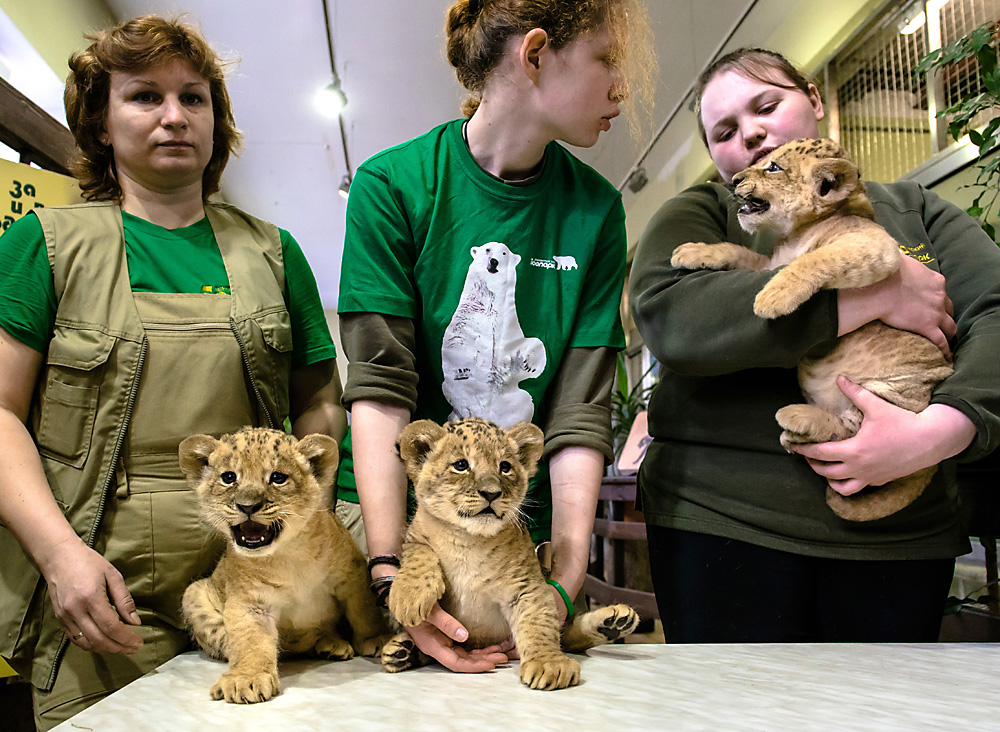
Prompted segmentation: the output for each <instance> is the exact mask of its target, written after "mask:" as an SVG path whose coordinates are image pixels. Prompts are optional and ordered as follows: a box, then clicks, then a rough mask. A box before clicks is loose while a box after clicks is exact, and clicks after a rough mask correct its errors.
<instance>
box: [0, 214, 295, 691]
mask: <svg viewBox="0 0 1000 732" xmlns="http://www.w3.org/2000/svg"><path fill="white" fill-rule="evenodd" d="M205 210H206V215H207V217H208V220H209V223H210V224H211V226H212V229H213V231H214V233H215V237H216V240H217V242H218V244H219V249H220V251H221V253H222V257H223V260H224V262H225V266H226V271H227V273H228V275H229V284H230V291H231V296H230V297H229V300H230V312H229V327H230V329H231V331H232V333H233V335H234V337H235V339H236V341H237V342H238V344H239V349H240V352H241V355H242V359H243V365H244V379H245V381H246V388H247V391H248V393H249V394H250V395H251V396H250V398H249V401H250V404H251V405H253V404H255V405H256V412H257V420H256V422H257V424H259V425H266V426H270V427H275V428H277V429H281V427H282V424H283V422H284V420H285V418H286V417H287V416H288V411H289V401H288V382H289V373H290V368H291V350H292V337H291V324H290V318H289V314H288V311H287V308H286V306H285V303H284V299H283V289H284V282H285V277H284V266H283V262H282V256H281V243H280V239H279V233H278V230H277V228H276V227H274V226H273V225H271V224H268V223H266V222H263V221H260V220H258V219H255V218H253V217H250V216H248V215H247V214H245V213H243V212H241V211H239V210H238V209H236V208H233V207H231V206H227V205H222V204H207V205H206V207H205ZM35 214H36V215H37V216H38V219H39V221H40V222H41V224H42V230H43V232H44V235H45V242H46V246H47V248H48V255H49V261H50V263H51V265H52V272H53V277H54V282H55V294H56V299H57V302H58V307H57V312H56V319H55V327H54V331H53V335H52V339H51V341H50V342H49V347H48V351H47V353H46V356H45V364H44V366H43V368H42V370H41V373H40V378H39V382H38V387H37V388H36V390H35V395H34V398H33V403H32V409H31V414H30V420H29V423H28V426H29V429H30V430H31V432H32V435H33V436H34V438H35V442H36V444H37V446H38V451H39V454H40V456H41V460H42V466H43V468H44V470H45V474H46V477H47V479H48V483H49V487H50V488H51V489H52V493H53V495H54V496H55V498H56V501H57V502H58V503H59V505H60V506H61V507H62V509H63V512H64V514H65V515H66V518H67V519H68V520H69V522H70V524H71V525H72V526H73V528H74V530H75V531H76V532H77V534H78V535H79V536H80V537H81V538H82V539H83V540H84V541H85V542H86V543H87V545H88V546H91V547H97V548H98V549H100V545H99V544H98V538H99V534H100V531H101V518H102V516H103V515H104V511H105V506H106V503H107V502H108V501H109V500H111V499H113V498H114V495H115V491H116V490H118V489H120V487H121V485H122V484H123V483H127V481H128V475H127V468H128V465H129V462H128V461H127V459H126V458H127V455H123V453H127V452H128V450H129V440H128V435H129V426H130V424H131V422H132V417H133V406H134V405H135V403H136V395H137V393H138V392H139V389H140V384H141V388H142V393H143V400H144V401H145V400H146V395H147V394H152V395H153V396H154V397H155V398H154V399H152V400H151V401H152V402H153V403H156V402H160V403H162V402H164V401H168V402H169V403H170V404H171V405H172V406H173V409H175V410H178V413H182V412H181V410H185V408H186V405H204V404H206V403H207V402H210V401H211V400H213V398H214V397H215V394H214V390H213V384H212V383H211V382H207V383H190V384H187V385H186V388H185V389H183V390H182V392H181V393H174V394H168V395H163V394H159V393H158V392H157V391H156V390H157V388H158V385H157V383H153V382H152V381H143V364H144V361H145V358H146V354H147V348H148V338H147V335H146V331H145V329H144V326H143V322H142V319H141V318H140V315H139V311H138V309H137V306H136V302H135V300H134V298H133V295H132V291H131V287H130V285H129V277H128V269H127V265H126V258H125V244H124V234H123V231H122V221H121V211H120V208H119V207H118V205H117V204H112V203H89V204H82V205H79V206H71V207H62V208H44V209H36V210H35ZM197 297H205V298H214V297H225V296H214V295H199V296H197ZM161 388H162V387H161ZM188 408H190V406H189V407H188ZM243 413H244V414H245V409H244V411H243ZM147 416H148V415H147ZM148 421H149V420H147V422H148ZM239 426H240V425H233V427H232V428H233V429H236V428H237V427H239ZM195 427H196V426H195ZM193 431H200V430H193ZM184 436H185V435H178V436H176V437H174V439H175V440H176V441H179V440H180V439H182V438H183V437H184ZM174 444H176V443H174ZM172 460H173V464H172V465H171V466H169V469H170V470H174V471H176V474H177V476H180V471H179V468H177V464H176V456H173V458H172ZM0 557H2V562H0V655H2V656H3V657H4V658H7V659H8V660H9V661H10V662H11V665H12V667H13V668H14V669H15V670H16V671H18V673H20V674H21V675H22V676H24V677H26V678H28V679H29V680H30V681H31V682H32V683H33V684H34V685H35V686H37V687H39V688H43V689H49V688H51V686H52V683H53V681H54V679H55V675H56V671H57V670H58V664H59V659H60V658H61V655H62V653H63V651H64V650H65V647H66V644H67V643H68V639H67V638H66V637H65V636H64V635H63V634H62V632H61V630H60V629H59V626H58V623H57V622H56V621H55V618H54V616H53V613H52V607H51V602H50V600H49V597H48V593H47V592H46V586H45V582H44V580H43V579H42V578H41V577H40V574H39V573H38V571H37V569H36V568H35V567H34V565H33V564H32V563H31V562H30V560H29V559H28V558H27V556H26V555H25V554H24V552H23V551H22V550H21V548H20V546H19V545H18V543H17V541H16V540H15V539H14V538H13V536H12V535H11V534H10V532H8V531H7V530H5V529H0Z"/></svg>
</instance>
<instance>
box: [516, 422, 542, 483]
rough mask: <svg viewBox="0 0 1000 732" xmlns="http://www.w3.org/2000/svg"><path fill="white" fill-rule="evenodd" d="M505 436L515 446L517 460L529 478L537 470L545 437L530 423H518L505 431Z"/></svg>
mask: <svg viewBox="0 0 1000 732" xmlns="http://www.w3.org/2000/svg"><path fill="white" fill-rule="evenodd" d="M507 436H508V437H510V438H511V439H512V440H514V444H515V445H517V459H518V461H519V462H520V463H521V466H522V467H523V468H524V469H525V471H526V472H527V473H528V477H529V478H530V477H531V476H533V475H534V474H535V472H536V471H537V470H538V461H539V460H540V459H541V457H542V448H543V447H544V446H545V435H544V433H543V432H542V430H541V429H539V428H538V427H536V426H535V425H533V424H531V423H530V422H518V423H517V424H516V425H514V426H513V427H511V428H510V429H509V430H507Z"/></svg>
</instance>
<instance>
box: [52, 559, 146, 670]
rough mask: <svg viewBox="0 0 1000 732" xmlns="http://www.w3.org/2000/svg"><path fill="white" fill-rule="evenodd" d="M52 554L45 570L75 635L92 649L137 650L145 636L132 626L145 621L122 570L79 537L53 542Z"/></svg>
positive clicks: (62, 618) (55, 603) (60, 614)
mask: <svg viewBox="0 0 1000 732" xmlns="http://www.w3.org/2000/svg"><path fill="white" fill-rule="evenodd" d="M51 556H52V557H54V559H53V560H52V561H51V562H50V563H49V564H48V565H47V566H46V567H45V568H44V569H43V572H42V573H43V574H44V576H45V581H46V582H47V583H48V588H49V597H50V598H51V600H52V608H53V610H54V611H55V615H56V618H57V619H58V621H59V624H60V625H61V626H62V628H63V631H64V632H65V633H66V635H67V636H69V638H70V640H71V641H72V642H73V643H75V644H76V645H78V646H80V648H82V649H83V650H85V651H91V652H93V653H121V654H123V655H126V656H130V655H132V654H134V653H135V652H136V651H138V650H139V647H140V646H141V645H142V639H141V638H140V637H139V636H138V635H137V634H136V633H135V632H133V631H132V630H130V629H129V627H128V626H129V625H140V624H141V622H140V620H139V616H138V614H136V611H135V601H134V600H133V599H132V595H131V594H130V593H129V591H128V588H127V587H126V586H125V581H124V580H123V579H122V576H121V573H120V572H119V571H118V570H117V569H115V568H114V566H113V565H112V564H111V563H110V562H108V560H106V559H105V558H104V557H102V556H101V555H100V554H98V553H97V552H95V551H94V550H93V549H91V548H89V547H88V546H87V545H86V544H84V543H83V542H82V541H79V540H75V541H67V542H64V543H63V544H62V545H60V546H56V547H53V548H52V552H51ZM123 621H124V622H123ZM126 623H127V624H128V625H126ZM80 633H83V635H80Z"/></svg>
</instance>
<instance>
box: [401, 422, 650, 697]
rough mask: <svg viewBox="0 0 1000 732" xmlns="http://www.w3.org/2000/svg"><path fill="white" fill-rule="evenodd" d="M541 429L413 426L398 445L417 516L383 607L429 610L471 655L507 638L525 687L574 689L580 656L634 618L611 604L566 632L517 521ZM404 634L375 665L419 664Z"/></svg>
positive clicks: (417, 616)
mask: <svg viewBox="0 0 1000 732" xmlns="http://www.w3.org/2000/svg"><path fill="white" fill-rule="evenodd" d="M542 441H543V440H542V431H541V430H540V429H539V428H538V427H536V426H534V425H532V424H527V423H524V422H522V423H520V424H517V425H514V426H513V427H511V428H510V429H509V430H504V429H502V428H501V427H498V426H497V425H495V424H493V423H492V422H487V421H486V420H484V419H479V418H471V419H463V420H460V421H457V422H449V423H448V424H446V425H444V426H443V427H442V426H439V425H437V424H435V423H434V422H431V421H428V420H421V421H419V422H414V423H413V424H410V425H408V426H407V427H406V429H404V430H403V432H402V434H401V435H400V437H399V453H400V456H401V457H402V459H403V462H404V463H405V465H406V473H407V476H408V477H409V478H410V481H411V482H412V483H413V486H414V489H415V492H416V498H417V512H416V515H415V516H414V517H413V521H412V522H411V523H410V526H409V528H408V529H407V532H406V537H405V539H404V542H403V556H402V560H401V565H402V566H401V567H400V568H399V571H398V572H397V573H396V579H395V581H394V582H393V584H392V589H391V590H390V591H389V610H390V611H392V614H393V615H394V616H395V618H396V620H398V621H399V622H400V623H401V624H402V625H418V624H419V623H421V622H423V621H424V620H426V619H427V616H428V614H429V613H430V611H431V609H432V608H433V606H434V603H435V602H440V603H441V607H442V608H443V609H444V610H445V611H447V612H448V613H451V614H452V615H453V616H455V617H456V618H457V619H458V620H459V622H461V623H462V624H463V625H464V626H465V627H466V629H467V630H468V631H469V639H468V641H467V644H468V646H469V647H472V648H476V647H479V648H481V647H486V646H490V645H493V644H495V643H501V642H502V641H504V640H506V639H508V638H510V637H511V634H513V637H514V640H515V642H516V643H517V649H518V652H519V653H520V656H521V670H520V677H521V681H522V682H524V683H525V684H527V685H528V686H530V687H531V688H532V689H562V688H565V687H567V686H573V685H575V684H578V683H579V682H580V664H579V663H578V662H577V661H576V660H575V659H572V658H570V657H569V656H567V655H566V654H565V653H564V652H563V649H565V650H568V651H572V652H580V651H583V650H586V649H587V648H590V647H593V646H595V645H599V644H601V643H607V642H608V641H611V640H615V639H617V638H621V637H623V636H626V635H628V634H629V633H631V632H632V631H633V630H635V627H636V625H637V624H638V623H639V616H638V615H637V614H636V612H635V611H634V610H633V609H632V608H630V607H628V606H627V605H613V606H611V607H606V608H601V609H599V610H594V611H592V612H588V613H585V614H583V615H582V616H578V617H577V618H576V621H575V622H574V623H573V624H572V625H570V626H568V627H567V628H565V629H563V631H562V638H561V641H562V644H561V645H562V648H560V630H559V618H558V615H557V613H556V603H555V598H554V597H553V594H552V591H551V590H550V589H549V587H548V586H547V585H546V584H545V578H544V577H543V576H542V569H541V567H540V565H539V563H538V559H537V558H536V556H535V547H534V545H533V544H532V541H531V537H530V536H529V535H528V531H527V529H526V528H525V527H524V526H523V524H522V514H521V504H522V503H523V501H524V497H525V494H526V493H527V490H528V479H529V478H530V477H531V476H532V475H534V474H535V471H536V469H537V467H538V459H539V458H540V457H541V455H542ZM427 661H428V658H427V657H426V656H424V655H423V654H422V653H420V651H419V649H417V648H416V647H415V645H414V643H413V641H412V640H411V639H410V636H409V635H408V634H407V633H406V632H405V631H404V632H403V633H401V634H399V635H397V636H396V637H395V638H394V639H392V640H391V641H390V642H389V643H387V644H386V646H385V648H383V650H382V665H383V666H385V668H386V669H387V670H389V671H404V670H406V669H408V668H413V667H414V666H418V665H422V664H424V663H426V662H427Z"/></svg>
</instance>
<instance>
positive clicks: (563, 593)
mask: <svg viewBox="0 0 1000 732" xmlns="http://www.w3.org/2000/svg"><path fill="white" fill-rule="evenodd" d="M545 581H546V582H547V583H548V584H550V585H552V586H553V587H555V588H556V592H558V593H559V596H560V597H562V599H563V603H564V604H565V605H566V619H567V620H572V618H573V615H574V614H576V610H574V609H573V601H572V600H571V599H569V593H568V592H566V590H564V589H563V586H562V585H561V584H559V583H558V582H556V581H555V580H554V579H547V580H545Z"/></svg>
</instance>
